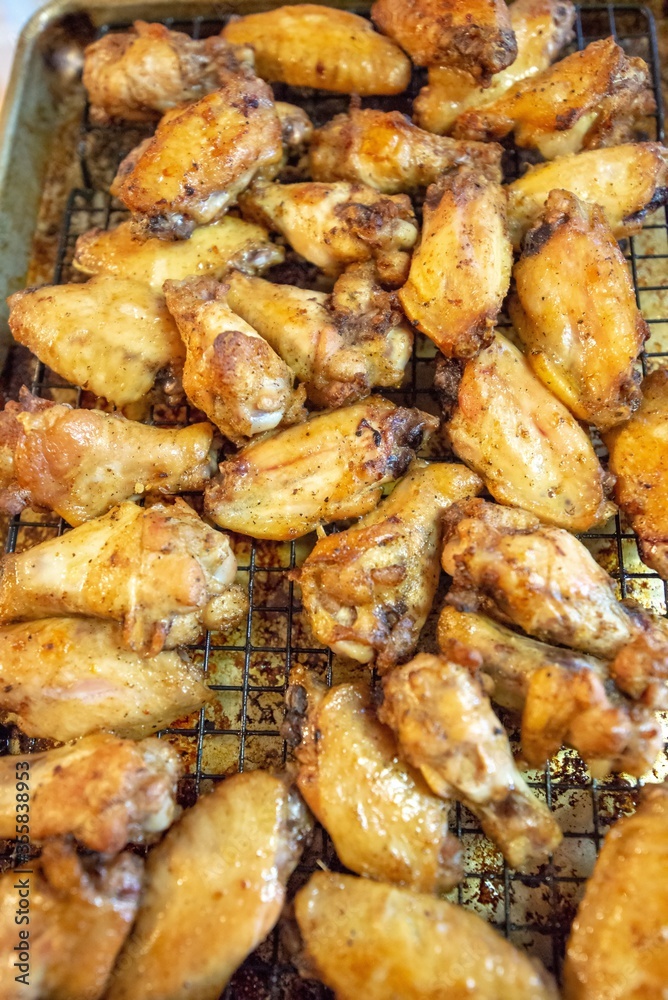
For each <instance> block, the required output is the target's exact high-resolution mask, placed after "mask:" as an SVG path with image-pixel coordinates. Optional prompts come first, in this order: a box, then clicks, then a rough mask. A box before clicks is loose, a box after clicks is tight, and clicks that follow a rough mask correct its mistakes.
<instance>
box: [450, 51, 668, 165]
mask: <svg viewBox="0 0 668 1000" xmlns="http://www.w3.org/2000/svg"><path fill="white" fill-rule="evenodd" d="M655 109H656V103H655V100H654V94H653V92H652V81H651V78H650V73H649V68H648V66H647V63H646V62H645V61H644V59H640V58H638V57H635V58H629V57H628V56H627V55H626V54H625V52H624V50H623V49H622V48H620V46H619V45H617V43H616V42H615V40H614V38H606V39H602V40H600V41H596V42H592V43H591V44H590V45H588V46H587V47H586V49H584V50H583V51H581V52H573V53H572V55H570V56H566V58H565V59H562V60H561V62H558V63H555V64H554V66H551V67H550V68H548V69H545V70H543V72H542V73H539V74H538V75H537V76H531V77H528V78H526V79H524V80H520V81H519V83H516V84H515V85H514V86H513V87H511V88H510V90H508V91H507V92H506V93H505V94H502V95H501V96H500V97H498V98H496V99H495V100H493V101H491V103H489V104H480V105H478V106H477V107H474V108H469V109H468V110H466V111H463V112H462V113H461V114H460V115H459V117H458V118H457V121H456V122H455V125H454V128H453V130H452V134H453V135H454V136H456V137H457V138H459V139H477V140H481V141H485V140H486V141H489V140H494V139H496V140H499V139H503V138H504V137H505V136H507V135H509V134H510V133H511V132H512V133H513V134H514V138H515V144H516V145H517V146H523V147H527V148H529V149H537V150H538V151H539V153H541V154H542V156H543V157H544V158H545V159H554V157H555V156H563V155H564V154H566V153H578V152H579V151H580V150H581V149H596V148H598V147H599V146H613V145H618V144H619V143H620V142H624V141H628V140H629V139H632V138H633V136H634V132H635V131H636V129H637V124H638V121H639V119H640V118H642V117H643V116H645V115H649V114H652V112H653V111H654V110H655Z"/></svg>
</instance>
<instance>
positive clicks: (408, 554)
mask: <svg viewBox="0 0 668 1000" xmlns="http://www.w3.org/2000/svg"><path fill="white" fill-rule="evenodd" d="M482 489H483V484H482V481H481V480H480V479H478V477H477V476H476V475H475V474H474V473H473V472H469V471H468V469H465V468H464V467H463V466H461V465H450V464H445V463H440V462H439V463H435V464H432V465H427V464H426V463H425V462H414V463H413V465H412V466H411V468H410V469H409V471H408V474H407V476H406V477H405V478H404V479H402V480H401V482H400V483H399V484H398V485H397V486H395V488H394V490H393V491H392V493H391V495H390V496H389V498H388V499H387V500H385V501H384V502H383V503H382V504H381V505H380V507H377V508H376V509H375V510H373V511H371V513H370V514H367V515H366V516H365V517H364V518H362V520H361V521H359V522H358V523H357V524H354V525H353V526H352V527H350V528H348V530H347V531H342V532H340V533H339V534H333V535H327V536H324V537H322V538H320V539H319V540H318V542H317V543H316V546H315V548H314V549H313V551H312V552H311V554H310V555H309V556H308V558H307V559H306V562H305V563H304V564H303V566H302V567H301V569H300V570H299V571H298V572H297V573H296V574H295V578H296V579H297V580H298V581H299V584H300V586H301V590H302V602H303V605H304V611H305V612H306V617H307V620H308V622H309V624H310V626H311V629H312V631H313V633H314V635H315V637H316V639H317V640H318V642H321V643H324V644H325V645H327V646H329V647H330V648H331V649H333V650H334V652H335V653H338V654H339V655H341V656H349V657H352V658H353V659H354V660H359V661H360V662H361V663H371V662H375V665H376V667H377V668H378V669H379V670H380V671H381V672H384V671H386V670H388V669H389V668H390V667H392V666H394V664H395V663H398V662H401V661H402V660H405V659H406V658H407V657H408V656H410V655H411V653H412V652H413V650H414V649H415V646H416V645H417V641H418V638H419V636H420V632H421V631H422V627H423V626H424V623H425V621H426V620H427V615H428V614H429V611H430V610H431V606H432V603H433V600H434V594H435V593H436V587H437V585H438V578H439V555H440V549H441V539H442V537H443V532H442V526H441V515H442V513H443V511H444V510H445V509H446V508H447V507H448V506H449V505H450V504H451V503H453V502H454V501H456V500H463V499H465V498H466V497H472V496H475V495H476V494H478V493H480V492H482Z"/></svg>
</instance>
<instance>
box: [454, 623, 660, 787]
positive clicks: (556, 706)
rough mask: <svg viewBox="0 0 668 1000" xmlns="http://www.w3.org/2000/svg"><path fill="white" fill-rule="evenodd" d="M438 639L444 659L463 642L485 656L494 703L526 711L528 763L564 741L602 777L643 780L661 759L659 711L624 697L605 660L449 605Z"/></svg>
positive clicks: (524, 727)
mask: <svg viewBox="0 0 668 1000" xmlns="http://www.w3.org/2000/svg"><path fill="white" fill-rule="evenodd" d="M438 641H439V645H440V646H441V649H442V650H443V653H444V654H445V655H446V656H447V655H448V653H449V652H450V650H451V648H452V645H453V643H460V644H461V645H463V646H466V647H467V648H468V649H471V650H473V651H474V652H475V653H477V654H478V655H479V656H480V657H481V659H482V665H481V668H482V671H483V674H484V677H485V686H486V688H487V691H488V693H489V695H490V697H491V698H492V700H493V701H495V702H496V703H497V704H498V705H501V706H502V707H503V708H507V709H510V710H511V711H518V712H520V713H521V715H522V753H523V756H524V758H525V760H526V761H527V763H528V764H529V765H530V766H532V767H540V766H542V765H543V764H544V762H545V761H546V760H547V759H548V758H550V757H552V756H554V754H556V753H557V751H558V750H559V749H560V748H561V747H562V746H563V745H565V744H568V745H569V746H572V747H574V748H575V749H576V750H577V751H578V753H579V754H580V756H581V757H582V759H583V760H584V761H586V762H587V763H588V764H589V767H590V769H591V772H592V774H593V775H594V776H595V777H597V778H603V777H605V776H606V775H607V774H609V772H610V771H624V772H625V773H627V774H633V775H637V776H638V777H639V776H640V775H642V774H645V773H646V772H647V771H649V770H651V768H652V767H653V765H654V764H655V762H656V759H657V757H658V755H659V753H660V752H661V748H662V744H663V739H662V734H661V728H660V726H659V724H658V721H657V718H656V715H655V713H654V712H652V711H651V710H650V709H647V708H645V707H644V706H641V705H633V704H630V703H629V702H628V701H626V699H625V698H624V697H623V696H622V695H620V694H619V692H618V691H617V689H616V688H615V686H614V684H613V683H612V680H611V678H610V674H609V672H608V668H607V665H606V664H605V663H604V662H603V661H602V660H597V659H596V658H595V657H593V656H585V655H584V654H583V653H573V652H571V650H569V649H563V648H562V647H560V646H549V645H548V644H547V643H544V642H537V641H536V640H535V639H530V638H528V637H527V636H525V635H520V634H518V633H517V632H512V631H511V630H510V629H508V628H505V627H504V626H503V625H499V624H498V623H497V622H495V621H492V619H491V618H487V617H486V616H485V615H481V614H476V613H475V612H461V611H457V610H455V608H453V607H450V606H449V605H447V604H446V605H445V607H444V608H443V610H442V612H441V615H440V618H439V620H438Z"/></svg>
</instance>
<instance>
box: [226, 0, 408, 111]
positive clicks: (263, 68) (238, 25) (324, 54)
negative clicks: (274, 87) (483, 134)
mask: <svg viewBox="0 0 668 1000" xmlns="http://www.w3.org/2000/svg"><path fill="white" fill-rule="evenodd" d="M223 37H224V38H225V39H226V40H227V41H228V42H232V43H233V44H237V45H252V47H253V51H254V53H255V65H256V69H257V73H258V75H259V76H261V77H264V79H265V80H271V81H278V82H281V83H289V84H291V85H292V86H293V87H316V88H318V89H319V90H333V91H336V92H337V93H342V94H358V95H359V96H360V97H366V96H369V95H371V94H400V93H401V92H402V90H405V89H406V87H407V86H408V84H409V83H410V79H411V65H410V62H409V61H408V59H407V58H406V56H405V55H404V54H403V52H402V51H401V49H399V48H398V47H397V46H396V45H395V44H394V42H392V41H390V39H389V38H385V37H384V36H383V35H379V34H378V33H377V32H376V31H374V30H373V27H372V26H371V24H369V22H368V21H367V19H366V18H364V17H359V16H358V15H357V14H351V13H350V12H349V11H346V10H336V9H334V8H332V7H324V6H320V5H319V4H310V3H304V4H299V5H297V6H291V5H288V6H283V7H277V8H275V9H274V10H267V11H263V12H262V13H260V14H249V15H247V16H246V17H240V18H232V19H231V20H230V21H229V22H228V23H227V25H226V27H225V29H224V31H223Z"/></svg>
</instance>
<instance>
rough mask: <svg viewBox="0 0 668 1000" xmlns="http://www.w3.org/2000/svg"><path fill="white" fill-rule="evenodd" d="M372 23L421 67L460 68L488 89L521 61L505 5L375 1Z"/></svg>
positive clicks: (495, 0)
mask: <svg viewBox="0 0 668 1000" xmlns="http://www.w3.org/2000/svg"><path fill="white" fill-rule="evenodd" d="M371 17H372V18H373V20H374V21H375V22H376V24H377V25H378V27H379V28H380V30H381V31H384V32H385V34H386V35H389V36H390V38H394V40H395V41H396V42H398V43H399V45H401V47H402V49H405V51H406V52H408V54H409V56H410V57H411V59H412V60H413V62H414V63H415V65H416V66H440V65H443V64H444V65H446V66H454V67H455V68H457V69H463V70H466V72H467V73H470V74H471V75H472V76H473V77H475V78H476V80H480V82H481V83H483V84H484V83H487V82H489V80H490V78H491V76H492V75H493V74H494V73H498V72H500V70H502V69H505V68H506V66H510V64H511V63H512V62H513V60H514V59H515V57H516V55H517V42H516V41H515V32H514V31H513V29H512V26H511V23H510V14H509V12H508V8H507V7H506V5H505V3H504V0H467V2H466V3H458V2H457V0H375V3H374V5H373V7H372V8H371Z"/></svg>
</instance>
